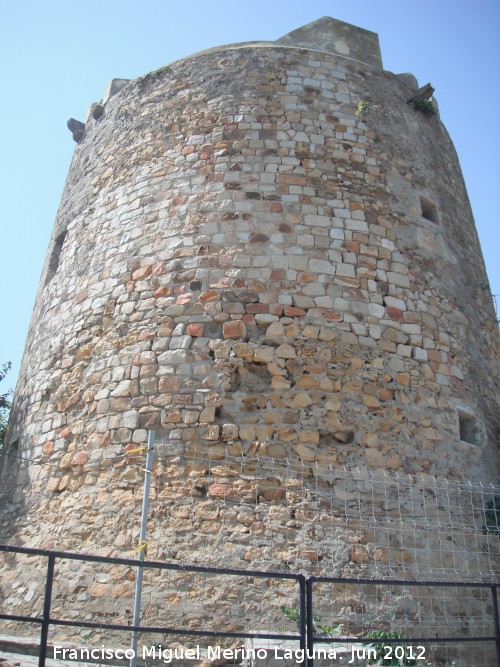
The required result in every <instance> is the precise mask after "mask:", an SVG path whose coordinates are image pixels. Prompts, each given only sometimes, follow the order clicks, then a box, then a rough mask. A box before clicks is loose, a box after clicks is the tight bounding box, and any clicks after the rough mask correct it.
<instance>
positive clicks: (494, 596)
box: [491, 584, 500, 667]
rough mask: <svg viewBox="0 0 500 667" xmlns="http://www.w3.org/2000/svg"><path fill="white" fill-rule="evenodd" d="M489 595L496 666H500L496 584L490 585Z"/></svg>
mask: <svg viewBox="0 0 500 667" xmlns="http://www.w3.org/2000/svg"><path fill="white" fill-rule="evenodd" d="M491 597H492V599H493V622H494V623H495V637H496V640H495V644H496V648H497V667H500V620H499V616H498V596H497V586H496V585H495V584H493V586H492V587H491Z"/></svg>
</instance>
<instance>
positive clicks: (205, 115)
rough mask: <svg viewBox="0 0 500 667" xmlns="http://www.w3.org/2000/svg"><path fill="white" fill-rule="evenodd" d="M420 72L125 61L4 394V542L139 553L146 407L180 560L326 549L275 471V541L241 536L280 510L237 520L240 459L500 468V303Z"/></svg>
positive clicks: (222, 53)
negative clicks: (7, 400) (157, 440)
mask: <svg viewBox="0 0 500 667" xmlns="http://www.w3.org/2000/svg"><path fill="white" fill-rule="evenodd" d="M412 94H414V91H412V90H411V89H410V88H409V87H408V86H407V85H406V83H405V82H404V81H402V80H400V79H398V77H396V76H395V75H393V74H391V73H389V72H384V71H382V70H377V69H373V68H371V67H369V66H367V65H363V64H362V63H360V62H357V61H354V60H351V59H349V58H347V57H340V56H338V55H334V54H331V53H324V52H319V51H314V50H312V49H307V48H294V47H291V46H272V45H267V46H259V47H257V46H243V47H240V48H234V47H233V48H228V49H221V50H215V51H212V52H209V53H205V54H201V55H198V56H194V57H191V58H188V59H185V60H182V61H179V62H177V63H174V64H173V65H171V66H169V67H166V68H162V69H161V70H158V71H156V72H152V73H150V74H148V75H147V76H145V77H142V78H140V79H137V80H136V81H133V82H131V83H130V84H129V85H127V86H126V87H125V88H124V89H123V90H122V91H121V92H120V93H119V94H117V95H115V96H114V97H112V98H111V99H110V100H109V101H108V102H107V103H106V106H105V114H104V116H103V117H101V118H100V119H99V120H93V119H90V120H89V121H88V122H87V126H86V134H85V136H84V138H83V139H82V140H81V142H80V144H79V145H78V146H77V147H76V150H75V156H74V160H73V163H72V166H71V169H70V173H69V175H68V180H67V184H66V188H65V192H64V194H63V198H62V201H61V206H60V210H59V213H58V217H57V220H56V225H55V230H54V235H53V239H52V242H51V247H50V248H49V254H48V258H47V262H46V266H45V269H44V274H43V276H42V281H41V285H40V290H39V293H38V297H37V303H36V306H35V312H34V316H33V321H32V326H31V329H30V333H29V337H28V342H27V347H26V352H25V357H24V365H23V371H22V375H21V379H20V381H19V385H18V388H17V392H16V399H15V404H14V410H13V420H12V424H11V427H10V444H9V445H8V447H9V449H8V450H7V453H9V452H11V453H15V452H18V453H20V454H22V455H23V456H26V457H29V458H30V459H31V460H32V463H29V464H28V465H26V466H24V464H23V465H20V464H19V460H18V459H16V458H13V457H12V458H10V459H9V458H6V459H5V461H6V464H5V465H4V470H3V473H2V474H3V480H4V489H6V488H8V487H9V481H12V480H16V484H15V488H13V489H12V493H11V494H10V496H9V497H8V498H4V500H3V508H4V511H3V522H2V523H0V529H1V533H2V538H3V539H6V538H8V539H9V540H10V541H12V542H16V541H21V542H22V543H24V544H27V545H29V546H39V545H46V546H47V545H53V546H54V545H55V546H57V548H60V549H62V548H70V549H74V550H79V551H88V550H98V551H99V553H104V554H106V555H108V554H116V555H124V554H129V553H130V549H131V548H132V547H133V544H134V540H135V539H136V532H137V522H135V523H134V522H133V521H131V519H130V516H131V515H134V516H135V515H137V514H138V505H139V503H140V498H141V494H142V475H143V473H142V469H141V468H142V463H141V460H140V457H137V456H135V457H134V456H129V457H127V456H125V454H126V452H127V450H130V449H132V448H134V447H136V446H137V445H138V444H141V443H144V442H145V440H146V436H147V430H148V429H155V430H156V431H157V433H158V434H159V435H160V436H161V438H163V441H164V442H165V443H168V444H166V445H165V446H164V447H163V448H161V449H162V451H161V452H160V453H159V458H158V462H157V464H156V468H155V470H156V475H157V480H159V481H158V488H157V490H156V493H157V497H162V494H164V495H163V497H164V498H166V499H167V500H166V501H165V502H167V506H169V507H170V508H171V510H169V511H171V513H172V515H171V516H172V517H174V519H175V518H177V519H179V520H181V519H182V520H184V521H185V522H187V524H189V526H190V529H189V530H184V529H183V528H181V527H178V530H174V531H171V530H169V531H167V532H168V536H169V537H168V543H162V529H161V525H160V524H158V525H157V526H156V529H155V531H156V532H155V534H154V541H155V544H156V545H157V554H158V557H163V558H178V559H180V560H182V561H184V562H190V561H197V562H199V561H200V560H201V561H207V562H211V563H213V564H225V565H231V566H236V567H248V566H250V567H251V566H252V561H253V560H255V561H256V562H258V564H259V565H261V566H262V565H269V563H270V562H273V560H275V559H276V561H277V562H278V564H279V566H280V567H281V566H286V567H302V568H307V567H308V565H307V564H308V563H311V562H314V563H316V565H318V563H319V562H320V561H319V559H318V553H319V551H321V548H319V549H314V548H312V547H311V545H310V544H309V545H308V546H307V549H306V550H305V551H306V552H308V553H306V554H305V555H304V553H302V555H300V554H299V551H300V549H302V552H303V551H304V548H303V547H301V546H300V543H299V542H300V541H299V542H296V541H294V540H291V538H290V535H289V533H290V531H292V533H293V528H290V527H286V524H287V521H293V520H296V519H294V517H292V516H289V513H290V507H289V505H290V503H293V494H292V496H290V495H289V493H290V489H287V488H286V487H284V486H283V484H282V482H281V481H280V479H281V478H279V476H278V477H276V475H275V476H274V477H272V476H271V477H272V480H271V481H269V480H268V483H267V488H268V491H267V492H266V491H265V488H264V487H266V484H261V485H260V487H259V489H260V491H259V493H258V494H257V496H258V498H259V500H258V503H257V506H258V504H261V505H262V507H263V509H262V510H259V511H261V512H264V515H265V516H266V517H267V516H268V514H269V517H271V516H272V517H274V519H279V522H281V524H282V529H280V530H282V534H281V537H280V539H279V540H277V541H278V542H280V544H277V545H276V551H274V552H273V553H272V554H268V556H266V558H264V559H262V558H260V556H259V554H262V548H264V545H261V546H258V547H257V546H256V550H251V551H248V549H244V548H243V547H241V548H240V546H235V547H231V546H230V545H231V543H232V539H233V537H234V536H238V535H240V534H241V533H242V532H244V533H245V534H246V533H247V532H248V534H251V533H255V532H257V533H260V532H261V531H262V533H263V534H265V532H266V530H270V527H269V526H270V524H266V522H265V521H264V522H263V521H262V520H261V519H262V517H260V519H259V518H258V517H257V520H256V517H255V516H254V515H253V512H254V510H252V512H251V514H252V516H251V517H250V518H248V520H247V519H245V517H246V516H247V514H248V512H246V510H245V511H244V506H245V503H247V502H248V500H249V498H248V483H247V482H246V481H245V476H244V475H243V476H242V473H241V469H240V467H238V466H240V464H237V465H235V466H234V465H233V466H231V460H234V461H242V460H243V461H244V460H245V457H254V456H256V455H257V456H258V457H259V458H258V460H264V459H269V460H272V461H273V465H278V464H279V465H281V464H286V465H290V464H292V465H296V466H298V468H300V470H302V471H303V470H304V468H305V469H306V470H310V471H312V468H313V467H314V466H315V465H316V464H320V465H323V466H325V469H328V470H330V471H332V470H335V469H336V467H338V469H339V470H352V469H356V468H358V469H361V470H364V471H372V472H374V473H376V474H379V473H380V474H381V473H382V471H383V472H384V474H390V475H420V476H422V475H423V476H424V477H426V476H428V478H429V479H431V478H432V476H436V477H445V478H447V479H448V480H452V481H457V482H460V481H464V480H467V479H471V480H472V482H474V483H475V484H477V483H479V482H484V483H487V482H492V481H494V480H495V466H496V462H497V455H496V431H495V429H496V425H495V421H494V417H493V415H494V406H495V404H496V403H497V402H498V387H497V386H496V385H495V363H497V361H495V350H498V332H497V329H496V323H495V321H494V314H493V307H492V304H491V299H490V298H489V295H488V292H487V290H486V289H485V288H484V286H485V284H486V276H485V272H484V267H483V262H482V258H481V253H480V249H479V245H478V241H477V236H476V232H475V228H474V223H473V220H472V216H471V212H470V206H469V203H468V199H467V195H466V191H465V188H464V185H463V181H462V177H461V174H460V169H459V165H458V161H457V158H456V155H455V152H454V149H453V146H452V144H451V142H450V140H449V138H448V135H447V133H446V131H445V129H444V127H443V125H442V124H441V122H440V120H439V119H438V118H437V117H436V116H431V117H428V116H426V115H424V114H423V113H421V112H419V111H417V110H415V109H414V108H413V107H412V106H411V105H408V104H407V100H408V99H409V97H411V96H412ZM360 100H366V101H367V102H369V104H366V105H365V106H364V111H363V113H361V114H360V113H359V111H358V103H359V102H360ZM421 201H423V202H424V204H425V202H427V204H429V202H430V203H431V204H432V205H433V206H434V207H435V208H434V209H432V210H433V213H432V215H431V217H433V218H434V219H430V218H429V213H428V212H427V209H426V210H423V209H422V205H421ZM424 214H425V215H424ZM426 215H427V217H426ZM460 424H462V425H461V426H460ZM176 456H177V458H176ZM169 457H170V458H169ZM172 457H173V458H172ZM179 457H181V458H179ZM182 457H184V458H182ZM217 461H223V462H224V466H225V467H224V466H223V467H221V468H220V470H219V473H218V479H217V480H216V484H212V486H210V485H207V484H203V478H204V477H206V476H207V474H208V473H207V466H211V465H214V462H215V464H216V462H217ZM207 462H212V463H207ZM258 465H259V464H257V468H258ZM165 471H167V473H168V474H167V477H168V479H169V480H170V481H169V482H168V483H167V482H165V485H164V488H163V487H162V482H161V480H162V479H163V476H165V474H166V473H165ZM311 474H312V472H311ZM16 475H17V477H16ZM162 475H163V476H162ZM176 476H179V477H181V478H183V479H184V478H187V479H191V480H192V479H195V480H196V479H200V480H201V481H200V484H198V486H196V485H194V486H193V485H192V484H191V485H184V486H183V485H181V486H180V488H179V489H177V490H176V487H175V485H174V486H172V482H171V479H172V478H175V477H176ZM317 479H319V480H320V482H321V474H319V477H318V478H317ZM228 480H229V481H228ZM329 484H330V482H329ZM331 484H333V485H334V486H335V482H331ZM11 486H12V485H11ZM186 489H187V490H186ZM228 489H230V491H228ZM262 489H264V490H262ZM339 489H340V487H339ZM346 492H348V489H347V491H346ZM339 493H340V491H339ZM229 494H231V498H229V499H228V498H226V496H228V495H229ZM245 494H247V495H245ZM252 494H253V495H255V489H254V490H253V491H250V495H252ZM339 497H342V495H340V496H339ZM183 498H184V499H186V498H189V503H187V504H185V503H184V502H181V500H182V499H183ZM290 498H292V500H290ZM229 500H231V501H232V502H233V503H234V508H233V509H227V508H226V505H225V504H226V502H229ZM257 506H256V509H255V511H257ZM158 511H159V512H160V514H161V512H162V511H163V510H158ZM294 511H295V510H294ZM176 512H178V513H179V514H178V516H177V517H176V516H175V513H176ZM186 512H187V514H185V513H186ZM223 512H226V514H223ZM242 513H243V514H242ZM169 516H170V515H169ZM222 516H225V517H226V520H225V521H223V522H222V524H224V526H225V527H224V530H222V524H221V522H220V517H222ZM242 516H243V518H242ZM194 517H197V521H196V522H195V523H196V525H194V524H193V522H192V521H191V519H193V518H194ZM274 519H273V520H274ZM0 520H2V519H1V518H0ZM166 520H167V519H166ZM168 520H169V521H170V520H171V519H168ZM134 521H135V519H134ZM266 521H267V519H266ZM269 521H271V519H270V518H269ZM168 525H170V524H168ZM193 531H194V532H193ZM204 534H205V535H206V534H209V535H211V540H210V545H207V544H205V542H204V539H203V535H204ZM196 535H201V536H202V539H200V540H199V541H198V542H199V549H198V548H197V547H196V545H197V544H198V542H197V538H196ZM212 538H213V539H212ZM342 539H343V538H342ZM488 539H489V538H488V537H487V536H486V537H485V540H486V542H488ZM290 540H291V541H290ZM318 540H319V543H321V538H318ZM204 544H205V546H204ZM490 544H492V543H491V540H490ZM217 545H219V548H218V546H217ZM330 547H331V545H330ZM330 547H329V548H330ZM395 548H399V547H398V545H395ZM259 549H260V551H259ZM290 549H291V550H292V553H291V554H290V553H287V555H286V557H283V558H281V560H280V556H279V553H280V550H281V551H283V553H284V551H290ZM297 549H298V550H299V551H297ZM313 552H314V553H313ZM344 552H345V554H344ZM359 553H361V552H359ZM359 553H358V554H357V556H356V557H357V558H358V561H357V562H359V563H364V562H366V561H367V560H368V557H367V558H366V559H365V558H364V556H360V555H359ZM367 553H368V552H367ZM371 553H372V552H371V551H370V554H371ZM338 554H339V557H338V559H335V558H334V559H333V560H332V561H330V560H328V563H330V562H331V565H328V567H326V566H325V567H326V570H325V571H330V572H333V571H338V567H340V565H339V563H340V564H341V563H348V562H349V559H351V561H352V551H351V550H350V547H348V546H346V545H344V546H342V540H340V541H339V544H338ZM370 558H371V556H370ZM401 558H402V559H403V560H404V558H405V557H403V556H401V557H400V559H401ZM297 559H298V560H297ZM359 559H360V560H359ZM375 561H376V559H375ZM375 561H373V560H372V561H371V562H372V563H373V562H375ZM354 562H356V558H354ZM335 563H336V564H335ZM391 563H392V564H391V568H392V569H391V571H392V572H393V573H395V574H397V573H398V567H399V566H400V565H401V560H400V562H399V563H398V562H397V561H394V562H392V561H391ZM249 564H250V565H249ZM101 592H102V591H101ZM121 594H124V595H130V594H131V591H130V590H128V589H127V591H125V592H123V591H122V593H121Z"/></svg>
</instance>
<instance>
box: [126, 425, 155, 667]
mask: <svg viewBox="0 0 500 667" xmlns="http://www.w3.org/2000/svg"><path fill="white" fill-rule="evenodd" d="M154 453H155V432H154V431H148V449H147V455H146V470H145V473H144V494H143V498H142V516H141V534H140V538H139V539H140V543H139V544H140V546H139V562H142V561H143V560H144V557H145V552H146V548H145V544H146V532H147V527H148V511H149V490H150V488H151V472H152V467H153V459H154ZM142 574H143V568H142V567H140V566H139V567H138V568H137V576H136V579H135V598H134V616H133V620H132V624H133V625H134V626H137V625H140V623H141V598H142ZM138 638H139V633H138V631H137V630H133V631H132V641H131V644H130V647H131V650H132V653H133V656H132V658H131V659H130V667H135V666H136V665H137V640H138Z"/></svg>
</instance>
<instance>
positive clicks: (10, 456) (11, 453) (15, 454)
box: [6, 440, 19, 470]
mask: <svg viewBox="0 0 500 667" xmlns="http://www.w3.org/2000/svg"><path fill="white" fill-rule="evenodd" d="M6 454H7V470H11V469H12V468H13V467H14V466H15V465H16V463H17V460H18V458H19V440H14V441H13V442H11V443H10V445H9V448H8V450H7V452H6Z"/></svg>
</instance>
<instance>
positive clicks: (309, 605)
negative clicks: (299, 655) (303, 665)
mask: <svg viewBox="0 0 500 667" xmlns="http://www.w3.org/2000/svg"><path fill="white" fill-rule="evenodd" d="M313 584H314V577H307V581H306V609H307V611H306V630H307V632H306V637H307V667H314V658H313V655H314V614H313V590H312V587H313Z"/></svg>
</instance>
